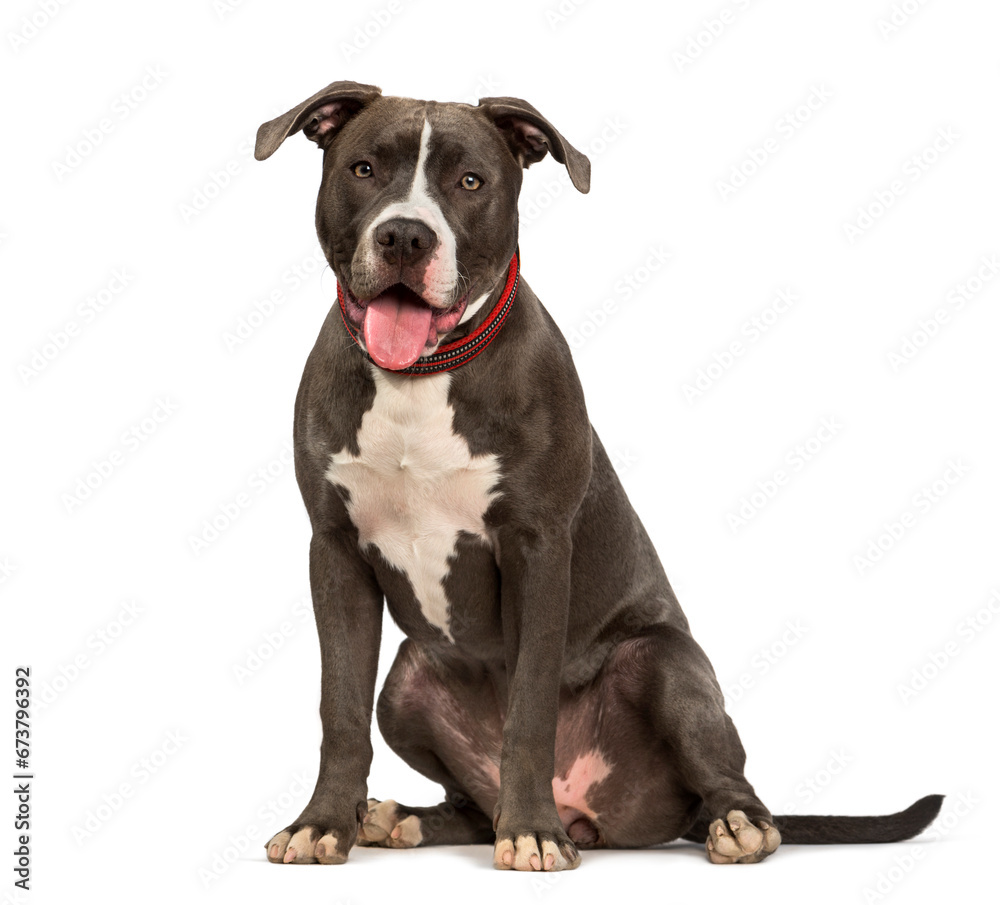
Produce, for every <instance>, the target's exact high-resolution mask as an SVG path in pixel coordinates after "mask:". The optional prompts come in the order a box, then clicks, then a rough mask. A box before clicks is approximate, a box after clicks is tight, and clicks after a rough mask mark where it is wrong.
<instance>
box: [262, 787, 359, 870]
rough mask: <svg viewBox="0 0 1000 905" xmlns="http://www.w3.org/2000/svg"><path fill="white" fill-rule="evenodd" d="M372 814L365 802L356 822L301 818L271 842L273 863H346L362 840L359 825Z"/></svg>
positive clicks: (270, 851) (268, 849) (268, 850)
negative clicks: (366, 816)
mask: <svg viewBox="0 0 1000 905" xmlns="http://www.w3.org/2000/svg"><path fill="white" fill-rule="evenodd" d="M367 812H368V806H367V804H366V803H364V802H362V803H360V804H359V805H358V807H357V814H356V816H355V818H354V820H353V821H352V820H350V819H347V820H339V821H338V820H334V819H331V818H322V817H320V818H316V817H312V816H310V817H307V816H306V815H305V814H303V815H301V816H300V817H299V819H298V820H297V821H296V822H295V823H293V824H292V825H291V826H287V827H285V828H284V829H283V830H282V831H281V832H280V833H277V834H275V835H274V836H272V837H271V839H270V840H269V841H268V843H267V846H266V848H267V860H268V861H270V862H271V863H272V864H315V863H316V862H317V861H318V862H319V863H320V864H343V863H344V862H345V861H346V860H347V853H348V852H349V851H350V850H351V846H352V845H354V842H355V840H356V839H357V837H358V825H359V824H360V822H361V821H362V820H363V819H364V816H365V814H366V813H367Z"/></svg>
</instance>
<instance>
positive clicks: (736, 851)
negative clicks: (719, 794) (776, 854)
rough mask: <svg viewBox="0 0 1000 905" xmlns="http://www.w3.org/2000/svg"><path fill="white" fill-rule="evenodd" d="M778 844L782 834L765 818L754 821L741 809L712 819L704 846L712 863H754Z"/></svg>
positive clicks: (763, 857)
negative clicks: (724, 816) (724, 817)
mask: <svg viewBox="0 0 1000 905" xmlns="http://www.w3.org/2000/svg"><path fill="white" fill-rule="evenodd" d="M780 844H781V834H780V833H779V832H778V831H777V829H775V827H774V826H772V825H771V824H770V823H768V822H767V821H766V820H757V821H753V820H751V819H750V818H749V817H747V815H746V814H744V813H743V812H742V811H730V812H729V813H728V814H726V819H725V820H723V819H722V818H721V817H720V818H719V819H718V820H713V821H712V824H711V825H710V826H709V828H708V840H707V842H706V843H705V848H706V850H707V851H708V859H709V861H711V862H712V863H713V864H753V863H755V862H757V861H763V860H764V859H765V858H766V857H767V856H768V855H770V854H771V853H772V852H773V851H775V850H776V849H777V848H778V846H779V845H780Z"/></svg>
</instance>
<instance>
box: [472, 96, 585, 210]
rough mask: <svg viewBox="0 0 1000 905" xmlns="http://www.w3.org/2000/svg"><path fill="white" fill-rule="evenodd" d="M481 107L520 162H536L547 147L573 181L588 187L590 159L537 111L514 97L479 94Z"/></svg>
mask: <svg viewBox="0 0 1000 905" xmlns="http://www.w3.org/2000/svg"><path fill="white" fill-rule="evenodd" d="M479 109H480V110H482V111H483V112H484V113H485V114H486V115H487V116H488V117H489V118H490V119H492V120H493V122H494V124H495V125H496V127H497V128H498V129H499V130H500V131H501V132H502V133H503V136H504V138H506V140H507V144H508V145H509V146H510V149H511V151H512V152H513V154H514V156H515V157H516V158H517V160H518V161H519V162H520V164H521V166H523V167H529V166H531V165H532V164H533V163H538V161H539V160H541V159H542V158H543V157H544V156H545V154H546V153H547V152H549V151H551V152H552V156H553V157H554V158H555V159H556V160H558V161H559V163H562V164H565V165H566V169H567V170H568V171H569V178H570V179H572V180H573V185H575V186H576V187H577V189H579V190H580V191H581V192H589V191H590V161H589V160H588V159H587V156H586V155H585V154H581V153H580V152H579V151H578V150H577V149H576V148H574V147H573V146H572V145H571V144H570V143H569V142H568V141H566V139H565V138H563V137H562V135H560V134H559V131H558V130H557V129H556V128H555V126H553V125H552V123H550V122H549V121H548V120H547V119H546V118H545V117H544V116H542V114H541V113H539V112H538V111H537V110H536V109H535V108H534V107H532V106H531V104H529V103H528V102H527V101H522V100H521V99H520V98H517V97H482V98H480V99H479Z"/></svg>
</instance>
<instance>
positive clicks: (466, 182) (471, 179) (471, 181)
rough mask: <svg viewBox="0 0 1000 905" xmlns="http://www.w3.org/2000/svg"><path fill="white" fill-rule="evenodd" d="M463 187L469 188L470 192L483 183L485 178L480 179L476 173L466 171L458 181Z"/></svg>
mask: <svg viewBox="0 0 1000 905" xmlns="http://www.w3.org/2000/svg"><path fill="white" fill-rule="evenodd" d="M458 184H459V185H460V186H462V188H463V189H467V190H468V191H470V192H474V191H475V190H476V189H478V188H479V187H480V186H481V185H482V184H483V180H482V179H480V178H479V177H478V176H477V175H476V174H475V173H466V174H465V175H464V176H463V177H462V178H461V180H459V183H458Z"/></svg>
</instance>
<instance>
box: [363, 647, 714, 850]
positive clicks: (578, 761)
mask: <svg viewBox="0 0 1000 905" xmlns="http://www.w3.org/2000/svg"><path fill="white" fill-rule="evenodd" d="M636 649H641V646H640V647H638V648H637V647H636V646H633V645H631V644H629V643H628V642H625V643H623V644H620V645H619V646H618V648H617V649H616V650H615V651H614V652H613V653H612V654H611V655H610V656H609V658H608V660H607V661H606V662H605V664H604V666H603V667H602V668H601V670H600V672H599V674H598V675H597V676H595V679H594V681H593V682H591V683H590V684H588V685H587V686H585V687H583V688H581V689H578V690H576V691H569V690H567V689H564V690H563V692H562V694H561V695H560V700H559V712H558V719H557V723H556V740H555V773H554V776H553V779H552V792H553V798H554V800H555V804H556V810H557V812H558V814H559V819H560V820H561V821H562V824H563V826H564V827H565V829H566V831H567V833H568V834H569V836H570V838H571V839H573V841H574V842H576V843H577V845H579V846H580V847H584V848H590V847H606V846H607V847H632V846H643V845H651V844H654V843H658V842H663V841H666V840H668V839H671V838H676V837H678V836H680V835H681V834H682V833H684V832H685V831H686V830H687V829H688V827H689V826H690V825H691V823H692V822H693V820H694V818H695V816H696V814H697V812H698V807H699V799H698V797H697V796H696V795H694V794H693V793H691V792H690V791H688V790H687V789H686V788H685V784H684V781H683V779H682V778H681V777H680V776H679V775H678V773H677V769H676V765H675V763H674V760H673V758H672V757H671V752H670V751H669V750H668V749H667V748H666V746H664V744H663V743H662V741H661V740H659V739H657V737H656V735H655V731H654V730H653V728H652V726H651V725H650V724H649V721H648V718H647V717H646V715H644V714H642V713H640V712H638V711H637V709H636V707H635V705H634V701H633V700H630V699H631V698H632V697H633V695H634V692H633V691H628V690H627V689H628V688H629V687H632V686H634V684H635V681H636V676H637V675H638V672H637V667H636V656H635V650H636ZM452 650H454V649H452ZM501 700H502V694H500V693H499V691H498V690H497V689H496V687H495V685H494V682H493V680H492V679H491V678H490V674H489V672H488V671H486V670H483V669H480V668H478V667H477V666H476V665H475V664H473V663H470V662H468V661H467V660H466V659H465V658H464V656H463V655H458V654H457V652H456V655H455V657H454V659H452V660H450V661H449V660H444V659H442V658H441V657H439V656H437V655H436V654H435V653H434V652H433V651H431V650H425V649H424V648H423V647H422V646H421V645H419V644H415V643H413V642H406V643H405V644H404V645H403V647H401V648H400V652H399V655H398V656H397V659H396V662H395V664H394V665H393V668H392V670H391V672H390V675H389V677H388V679H387V681H386V685H385V688H384V689H383V691H382V694H381V696H380V699H379V707H378V717H379V727H380V729H381V731H382V734H383V735H384V736H385V738H386V740H387V741H388V742H389V744H390V745H391V746H393V747H395V746H396V744H399V745H401V746H402V748H403V750H404V751H405V749H406V748H407V746H408V745H409V744H411V743H412V738H414V737H418V738H420V739H422V740H427V741H428V742H429V746H430V747H431V749H432V750H433V751H434V754H435V755H436V757H437V758H438V760H439V761H440V762H441V763H442V764H443V765H444V766H445V767H446V768H447V770H448V771H449V773H450V774H451V775H452V776H453V777H454V778H455V781H456V782H457V783H458V785H459V787H460V788H461V789H462V790H463V791H464V792H465V793H466V794H468V795H469V796H470V797H471V798H472V799H473V800H474V801H475V802H476V804H477V805H478V806H479V808H480V809H481V810H482V811H483V812H484V813H486V814H492V813H493V808H494V807H495V805H496V804H497V801H498V798H499V791H500V752H501V748H502V744H503V725H504V707H503V706H502V704H501V703H500V701H501ZM524 754H525V752H524V751H518V752H517V756H523V755H524ZM404 757H405V753H404Z"/></svg>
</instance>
